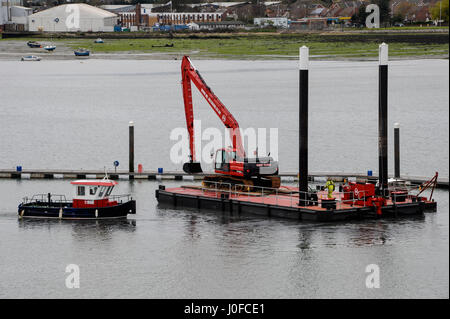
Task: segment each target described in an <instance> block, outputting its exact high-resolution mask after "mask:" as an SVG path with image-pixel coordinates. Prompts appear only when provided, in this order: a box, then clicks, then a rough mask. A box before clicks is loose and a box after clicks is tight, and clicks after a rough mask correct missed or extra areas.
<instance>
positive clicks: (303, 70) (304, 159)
mask: <svg viewBox="0 0 450 319" xmlns="http://www.w3.org/2000/svg"><path fill="white" fill-rule="evenodd" d="M308 67H309V48H307V47H306V46H302V47H301V48H300V83H299V86H300V87H299V89H300V93H299V134H300V140H299V156H298V167H299V180H298V188H299V192H300V193H299V203H298V205H299V206H306V205H307V200H308V196H307V192H308Z"/></svg>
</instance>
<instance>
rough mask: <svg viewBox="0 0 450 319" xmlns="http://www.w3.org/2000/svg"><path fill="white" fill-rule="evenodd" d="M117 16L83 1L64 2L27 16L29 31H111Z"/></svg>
mask: <svg viewBox="0 0 450 319" xmlns="http://www.w3.org/2000/svg"><path fill="white" fill-rule="evenodd" d="M118 19H119V17H118V16H117V14H115V13H111V12H108V11H106V10H103V9H100V8H97V7H93V6H90V5H88V4H85V3H74V4H64V5H61V6H57V7H53V8H50V9H47V10H44V11H40V12H37V13H35V14H32V15H30V16H29V17H28V25H29V31H44V32H76V31H82V32H89V31H92V32H112V31H114V26H115V25H116V24H117V21H118Z"/></svg>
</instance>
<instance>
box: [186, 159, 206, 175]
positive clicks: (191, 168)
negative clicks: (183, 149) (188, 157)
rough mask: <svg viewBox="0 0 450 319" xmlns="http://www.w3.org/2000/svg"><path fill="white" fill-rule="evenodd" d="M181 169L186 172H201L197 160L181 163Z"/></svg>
mask: <svg viewBox="0 0 450 319" xmlns="http://www.w3.org/2000/svg"><path fill="white" fill-rule="evenodd" d="M183 171H184V172H185V173H187V174H197V173H203V170H202V167H201V166H200V163H199V162H187V163H184V164H183Z"/></svg>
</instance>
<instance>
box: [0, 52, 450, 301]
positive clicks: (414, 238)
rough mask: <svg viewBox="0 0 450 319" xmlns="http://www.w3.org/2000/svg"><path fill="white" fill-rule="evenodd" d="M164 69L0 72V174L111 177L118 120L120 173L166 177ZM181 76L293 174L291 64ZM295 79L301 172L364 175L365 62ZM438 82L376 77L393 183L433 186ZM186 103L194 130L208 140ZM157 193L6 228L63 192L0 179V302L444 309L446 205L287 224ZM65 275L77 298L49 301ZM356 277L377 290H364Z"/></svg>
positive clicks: (444, 110)
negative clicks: (405, 303)
mask: <svg viewBox="0 0 450 319" xmlns="http://www.w3.org/2000/svg"><path fill="white" fill-rule="evenodd" d="M179 63H180V61H111V60H109V61H102V60H87V61H82V62H80V61H51V62H50V61H49V62H47V61H41V62H39V63H19V62H13V61H0V74H1V75H2V76H1V77H0V152H1V153H0V168H11V167H15V166H16V165H22V166H24V168H84V169H91V168H102V167H103V166H105V165H106V166H110V165H111V164H110V163H112V161H114V160H119V161H120V162H121V166H126V163H127V142H128V140H127V138H128V136H127V131H128V121H129V120H134V121H135V122H136V133H135V134H136V162H137V163H142V164H143V165H144V168H147V169H155V168H157V167H164V168H165V169H179V168H180V167H179V166H178V165H175V164H172V163H170V161H169V160H168V158H169V149H170V147H171V145H173V142H172V141H170V140H169V134H170V131H171V130H172V129H173V128H174V127H184V125H185V123H184V114H183V105H182V97H181V89H180V74H179ZM194 63H195V64H196V66H197V67H198V68H199V69H200V70H201V71H202V74H203V75H204V77H205V78H206V80H207V82H208V83H209V84H210V85H211V87H212V88H213V90H214V91H215V93H216V94H217V95H218V96H219V97H220V98H221V99H222V101H223V102H224V103H225V104H226V105H227V106H229V108H230V110H231V111H232V113H233V114H234V115H235V116H236V118H237V119H238V121H239V122H240V124H241V127H244V128H245V127H250V126H253V127H266V128H270V127H277V128H279V160H280V165H281V169H282V170H283V171H294V170H295V169H296V163H297V157H296V154H297V151H296V150H297V146H298V144H297V143H298V142H297V138H298V137H297V117H298V116H297V109H298V106H297V100H298V93H297V86H298V81H297V75H298V74H297V70H296V62H295V61H266V62H261V61H258V62H251V61H245V62H244V61H197V62H194ZM310 78H311V83H310V87H311V94H310V96H311V97H310V110H311V111H310V114H311V118H310V129H311V131H310V132H311V133H310V136H311V138H310V168H311V171H330V170H332V171H360V172H365V171H366V170H367V169H372V170H374V171H375V172H376V168H377V144H376V143H377V92H376V88H377V64H376V63H372V62H313V63H312V69H311V72H310ZM448 80H449V75H448V61H446V60H426V61H399V62H393V63H392V66H391V68H390V92H389V93H390V113H389V123H390V127H391V129H392V124H393V122H396V121H398V122H401V125H402V172H403V173H404V174H406V175H423V176H430V175H432V174H433V173H434V171H436V170H438V171H439V172H440V174H441V175H442V176H445V177H448V162H449V158H448V154H449V151H448V145H449V140H448V133H449V132H448V120H449V113H448V101H449V98H448V84H449V83H448V82H449V81H448ZM194 103H195V107H196V115H198V118H201V119H202V120H203V123H202V126H203V127H208V126H217V127H219V128H221V123H220V122H219V121H218V120H217V119H216V118H215V116H214V114H213V113H212V111H211V110H210V109H208V106H207V105H206V104H205V102H204V101H202V100H201V98H200V97H199V96H198V94H197V95H196V96H195V100H194ZM390 140H392V134H391V136H390ZM390 149H392V147H390ZM391 158H392V157H391ZM391 163H392V161H391ZM164 184H166V185H168V186H171V185H172V186H173V185H175V183H174V182H164ZM177 185H178V184H177ZM157 187H158V182H149V181H144V182H139V181H134V182H128V181H121V182H120V184H119V186H118V189H117V190H116V191H115V193H116V194H120V193H126V192H131V193H133V194H134V197H135V198H136V200H137V214H136V215H135V216H133V215H132V216H131V217H130V218H129V219H128V220H127V221H122V222H117V221H110V222H82V223H80V222H67V221H42V220H24V221H20V220H18V219H17V212H16V210H17V205H18V203H19V202H20V200H21V198H22V197H23V196H25V195H30V194H33V193H41V192H47V191H52V192H55V193H65V194H67V195H69V194H71V186H70V184H69V183H68V181H61V180H54V181H44V180H23V181H20V180H19V181H17V180H6V179H0V297H19V298H20V297H86V298H92V297H150V298H166V297H180V298H183V297H186V298H188V297H204V298H211V297H218V298H220V297H224V298H245V297H257V298H258V297H261V298H265V297H266V298H280V297H286V298H304V297H305V298H311V297H363V298H369V297H376V298H382V297H388V298H397V297H441V298H444V297H445V298H448V297H449V264H448V260H449V255H448V253H449V244H448V237H449V236H448V235H449V229H448V225H449V221H448V210H449V195H448V192H447V191H437V192H436V195H435V198H436V200H437V201H438V207H439V208H438V212H437V213H430V214H426V215H425V217H423V218H417V219H399V220H396V221H364V222H352V223H340V224H308V223H301V224H300V223H297V222H290V221H283V220H276V219H271V220H266V219H261V218H258V217H251V216H247V217H239V218H238V217H234V218H229V217H227V216H223V215H222V214H221V213H215V212H209V213H204V212H202V213H199V212H196V211H189V210H171V209H162V208H158V207H157V202H156V200H155V198H154V191H155V189H156V188H157ZM71 263H74V264H78V265H79V266H80V271H81V288H80V289H78V290H77V289H67V288H66V287H65V278H66V275H67V274H66V273H65V267H66V266H67V265H68V264H71ZM368 264H377V265H379V267H380V272H381V288H380V289H367V288H366V286H365V279H366V275H367V274H366V273H365V267H366V266H367V265H368Z"/></svg>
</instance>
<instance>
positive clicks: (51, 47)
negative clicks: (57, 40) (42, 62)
mask: <svg viewBox="0 0 450 319" xmlns="http://www.w3.org/2000/svg"><path fill="white" fill-rule="evenodd" d="M55 49H56V46H54V45H46V46H45V47H44V50H46V51H54V50H55Z"/></svg>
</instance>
